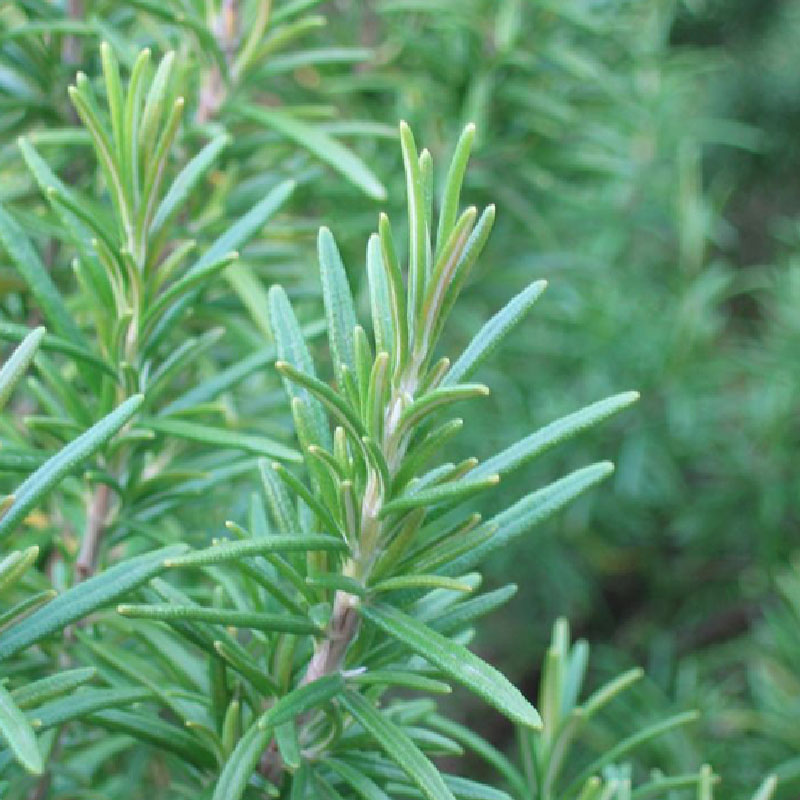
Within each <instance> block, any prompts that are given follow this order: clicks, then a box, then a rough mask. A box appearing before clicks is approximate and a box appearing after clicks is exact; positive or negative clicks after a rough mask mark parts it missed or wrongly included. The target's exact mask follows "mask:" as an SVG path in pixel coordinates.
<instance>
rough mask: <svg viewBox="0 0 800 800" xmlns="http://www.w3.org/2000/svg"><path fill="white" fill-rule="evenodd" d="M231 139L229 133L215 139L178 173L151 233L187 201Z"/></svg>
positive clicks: (157, 211)
mask: <svg viewBox="0 0 800 800" xmlns="http://www.w3.org/2000/svg"><path fill="white" fill-rule="evenodd" d="M230 141H231V137H230V135H229V134H227V133H223V134H220V135H219V136H216V137H214V138H213V139H212V140H211V141H210V142H209V143H208V144H206V145H205V147H203V149H202V150H201V151H200V152H199V153H198V154H197V155H196V156H195V157H194V158H193V159H192V160H191V161H190V162H189V163H188V164H187V165H186V166H185V167H184V168H183V169H182V170H181V171H180V172H179V173H178V175H177V177H176V178H175V180H174V181H172V185H171V186H170V188H169V191H168V192H167V193H166V195H165V196H164V199H163V200H162V201H161V203H160V204H159V206H158V208H157V209H156V213H155V215H154V217H153V222H152V223H151V225H150V233H151V234H154V235H155V234H156V233H158V232H159V231H160V230H161V228H162V227H163V226H164V223H166V222H167V221H168V220H169V219H170V218H171V217H172V215H173V214H175V213H176V212H177V211H178V210H179V209H180V208H181V207H182V206H183V204H184V203H185V202H186V201H187V199H188V198H189V196H190V195H191V193H192V191H193V190H194V188H195V187H196V186H197V184H198V183H199V182H200V180H201V179H202V178H203V176H204V175H205V174H206V172H208V170H209V169H210V168H211V165H212V164H213V163H214V162H215V161H216V160H217V158H218V157H219V154H220V153H221V152H222V151H223V150H224V149H225V148H226V147H227V146H228V144H229V143H230Z"/></svg>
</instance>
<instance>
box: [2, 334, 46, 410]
mask: <svg viewBox="0 0 800 800" xmlns="http://www.w3.org/2000/svg"><path fill="white" fill-rule="evenodd" d="M44 334H45V330H44V328H36V329H35V330H32V331H31V332H30V333H29V334H28V335H27V336H26V337H25V339H24V340H23V341H22V343H21V344H20V345H19V346H18V347H17V348H16V349H15V350H14V352H13V353H12V354H11V355H10V356H9V358H8V359H7V361H6V362H5V364H3V368H2V369H0V409H2V408H3V406H5V404H6V402H7V401H8V397H9V395H10V394H11V392H12V391H13V390H14V387H15V386H16V385H17V382H18V381H19V380H20V378H21V377H22V376H23V375H24V374H25V371H26V370H27V369H28V366H29V365H30V363H31V361H33V357H34V356H35V355H36V351H37V350H38V349H39V344H40V343H41V341H42V337H43V336H44Z"/></svg>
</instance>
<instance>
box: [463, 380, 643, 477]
mask: <svg viewBox="0 0 800 800" xmlns="http://www.w3.org/2000/svg"><path fill="white" fill-rule="evenodd" d="M638 399H639V393H638V392H623V393H622V394H617V395H613V396H612V397H607V398H606V399H605V400H600V401H598V402H597V403H592V404H591V405H588V406H586V407H585V408H582V409H580V411H576V412H575V413H573V414H569V415H567V416H566V417H562V418H561V419H558V420H556V421H555V422H551V423H550V424H549V425H545V426H544V427H543V428H540V429H539V430H538V431H535V432H534V433H532V434H530V436H526V437H525V438H524V439H520V441H518V442H515V443H514V444H512V445H511V446H510V447H508V448H506V449H505V450H503V451H502V452H500V453H498V454H497V455H495V456H492V457H491V458H489V459H487V460H486V461H484V462H483V463H481V464H479V465H478V466H477V467H475V470H474V471H473V473H472V474H473V475H488V474H491V473H497V474H499V475H506V474H508V473H509V472H511V471H513V470H515V469H517V468H518V467H521V466H522V465H523V464H527V463H528V462H529V461H530V460H531V459H533V458H536V457H537V456H539V455H541V454H542V453H544V452H545V451H547V450H549V449H550V448H551V447H555V446H556V445H557V444H560V443H561V442H563V441H566V440H567V439H569V438H571V437H572V436H575V435H577V434H579V433H581V432H583V431H585V430H586V429H587V428H590V427H592V426H593V425H597V424H598V423H599V422H602V421H603V420H605V419H607V418H608V417H610V416H612V415H613V414H616V413H618V412H620V411H623V410H624V409H626V408H628V407H629V406H630V405H632V404H633V403H635V402H636V401H637V400H638Z"/></svg>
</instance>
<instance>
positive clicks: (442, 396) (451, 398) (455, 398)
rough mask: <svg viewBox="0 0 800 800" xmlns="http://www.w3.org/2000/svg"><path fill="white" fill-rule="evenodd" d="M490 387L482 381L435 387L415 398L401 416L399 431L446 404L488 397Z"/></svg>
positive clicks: (414, 424)
mask: <svg viewBox="0 0 800 800" xmlns="http://www.w3.org/2000/svg"><path fill="white" fill-rule="evenodd" d="M488 395H489V388H488V387H487V386H484V385H483V384H481V383H462V384H459V385H458V386H443V387H440V388H439V389H434V390H433V391H432V392H428V393H427V394H425V395H423V396H422V397H420V398H418V399H417V400H415V401H414V402H413V403H412V404H411V405H410V406H409V407H408V408H407V409H406V410H405V411H404V412H403V415H402V416H401V417H400V422H399V423H398V425H397V428H398V431H400V432H403V433H405V432H406V431H409V430H411V429H413V428H414V427H416V426H417V425H419V424H420V422H422V420H424V419H425V418H426V417H428V416H430V415H431V414H433V413H434V412H435V411H438V410H439V409H441V408H444V407H445V406H448V405H452V404H453V403H457V402H460V401H461V400H471V399H472V398H474V397H488Z"/></svg>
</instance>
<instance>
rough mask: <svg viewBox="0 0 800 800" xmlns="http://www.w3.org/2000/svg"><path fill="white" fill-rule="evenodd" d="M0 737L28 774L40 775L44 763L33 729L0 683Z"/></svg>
mask: <svg viewBox="0 0 800 800" xmlns="http://www.w3.org/2000/svg"><path fill="white" fill-rule="evenodd" d="M0 736H2V738H3V739H5V741H6V743H7V744H8V746H9V747H10V748H11V752H12V753H13V754H14V757H15V758H16V759H17V761H19V763H20V764H22V766H23V767H25V769H26V770H28V772H31V773H33V774H34V775H41V774H42V772H43V770H44V763H43V762H42V755H41V753H40V752H39V746H38V745H37V744H36V736H34V733H33V728H31V725H30V723H29V722H28V720H27V719H25V715H24V714H23V713H22V712H21V711H20V710H19V709H18V708H17V706H16V705H15V704H14V701H13V700H12V699H11V695H10V694H9V693H8V692H7V691H6V689H5V687H4V686H3V684H2V683H0Z"/></svg>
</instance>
